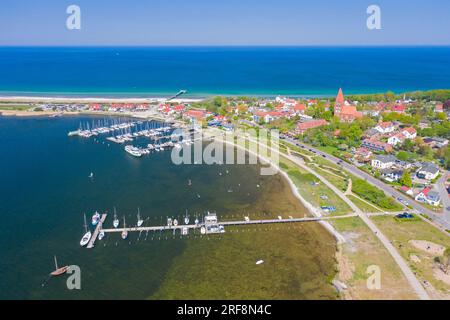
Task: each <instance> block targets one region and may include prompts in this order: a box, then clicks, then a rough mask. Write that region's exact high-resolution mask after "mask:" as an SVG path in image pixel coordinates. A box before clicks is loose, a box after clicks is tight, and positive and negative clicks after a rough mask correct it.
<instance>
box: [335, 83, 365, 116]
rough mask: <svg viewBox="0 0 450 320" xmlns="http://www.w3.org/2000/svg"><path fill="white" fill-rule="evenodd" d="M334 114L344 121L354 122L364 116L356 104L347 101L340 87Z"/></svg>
mask: <svg viewBox="0 0 450 320" xmlns="http://www.w3.org/2000/svg"><path fill="white" fill-rule="evenodd" d="M334 115H335V116H337V117H338V118H339V120H340V121H342V122H353V121H355V120H356V119H359V118H361V117H362V116H363V114H362V113H361V112H359V111H357V110H356V107H355V106H353V105H350V104H349V103H348V102H347V101H345V98H344V94H343V92H342V88H339V92H338V94H337V96H336V100H335V102H334Z"/></svg>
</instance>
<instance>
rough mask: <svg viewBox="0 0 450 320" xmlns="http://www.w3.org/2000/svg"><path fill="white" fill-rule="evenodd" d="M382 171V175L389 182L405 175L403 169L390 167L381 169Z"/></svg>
mask: <svg viewBox="0 0 450 320" xmlns="http://www.w3.org/2000/svg"><path fill="white" fill-rule="evenodd" d="M380 173H381V177H383V179H384V180H386V181H389V182H394V181H398V180H400V178H401V177H402V176H403V170H401V169H393V168H388V169H383V170H381V171H380Z"/></svg>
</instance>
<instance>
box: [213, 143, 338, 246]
mask: <svg viewBox="0 0 450 320" xmlns="http://www.w3.org/2000/svg"><path fill="white" fill-rule="evenodd" d="M214 137H215V136H214ZM216 138H217V137H215V139H216ZM220 141H221V142H223V143H225V144H231V143H230V142H229V141H226V140H223V139H220ZM232 145H234V146H235V147H236V148H239V149H244V150H245V151H246V152H248V153H251V154H253V155H255V156H257V157H258V158H259V159H260V160H261V161H262V162H264V163H266V164H269V165H270V166H272V167H273V168H275V169H276V170H277V172H278V173H280V174H281V175H282V176H283V177H284V179H285V181H287V183H288V184H289V187H290V189H291V192H292V194H293V195H294V196H295V197H296V198H297V199H298V200H299V201H300V203H301V204H302V205H303V206H304V207H305V208H306V210H308V212H309V213H310V214H312V215H313V216H315V217H321V216H322V214H321V213H320V209H318V208H316V207H314V206H313V205H312V204H311V203H310V202H308V201H307V200H306V199H305V198H304V197H302V195H301V194H300V193H299V192H298V190H297V187H296V186H295V184H294V182H293V181H292V180H291V178H290V177H289V175H288V174H287V173H286V172H284V171H283V170H282V169H281V168H280V167H279V166H277V165H276V164H274V163H272V162H271V161H270V160H268V159H266V158H264V157H262V156H261V155H260V154H257V153H255V152H254V151H252V150H247V149H246V148H244V147H243V146H240V145H238V144H235V143H233V144H232ZM279 155H280V156H283V155H282V154H279ZM319 224H321V225H322V226H323V227H324V228H325V229H326V230H327V231H328V232H329V233H330V234H331V235H332V236H333V237H334V238H335V240H336V243H337V245H340V244H342V243H344V242H345V238H344V237H343V236H342V235H341V234H340V233H339V232H338V231H337V230H336V229H335V228H334V227H333V226H332V225H331V224H330V223H329V222H327V221H319Z"/></svg>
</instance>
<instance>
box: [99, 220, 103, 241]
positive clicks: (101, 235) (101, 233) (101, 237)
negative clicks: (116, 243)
mask: <svg viewBox="0 0 450 320" xmlns="http://www.w3.org/2000/svg"><path fill="white" fill-rule="evenodd" d="M104 237H105V231H103V223H102V222H100V232H99V234H98V240H102V239H103V238H104Z"/></svg>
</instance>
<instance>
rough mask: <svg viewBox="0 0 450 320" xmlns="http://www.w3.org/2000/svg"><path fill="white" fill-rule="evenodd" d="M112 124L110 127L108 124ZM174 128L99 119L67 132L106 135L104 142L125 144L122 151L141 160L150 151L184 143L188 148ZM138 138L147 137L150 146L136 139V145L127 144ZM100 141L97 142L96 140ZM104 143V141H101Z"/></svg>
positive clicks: (86, 136)
mask: <svg viewBox="0 0 450 320" xmlns="http://www.w3.org/2000/svg"><path fill="white" fill-rule="evenodd" d="M111 123H112V124H111ZM175 128H176V126H175V125H174V124H173V123H164V122H156V121H122V122H121V121H120V120H112V121H111V120H99V121H93V122H91V123H89V122H87V123H85V124H84V125H83V124H82V123H80V127H79V129H78V130H75V131H70V132H68V134H67V136H69V137H81V138H91V137H94V139H99V137H98V136H99V135H107V134H110V135H109V136H107V137H106V138H105V140H106V142H112V143H115V144H119V145H120V144H122V145H123V144H126V145H125V147H124V150H125V152H127V153H128V154H130V155H131V156H133V157H137V158H140V157H142V156H143V155H148V154H150V153H151V152H152V151H155V152H160V151H164V150H166V149H171V148H177V149H180V148H181V147H182V145H183V144H185V145H190V144H191V143H192V141H191V140H181V137H182V136H183V135H182V134H179V133H174V129H175ZM139 138H147V139H149V140H150V143H147V142H142V140H139V143H138V144H137V145H131V144H127V143H131V142H138V139H139ZM96 141H97V142H99V140H96ZM102 143H103V144H104V143H105V141H102Z"/></svg>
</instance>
